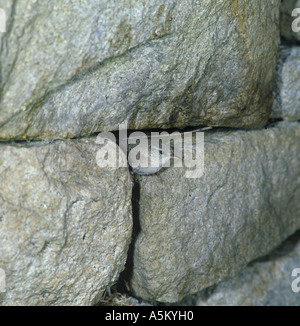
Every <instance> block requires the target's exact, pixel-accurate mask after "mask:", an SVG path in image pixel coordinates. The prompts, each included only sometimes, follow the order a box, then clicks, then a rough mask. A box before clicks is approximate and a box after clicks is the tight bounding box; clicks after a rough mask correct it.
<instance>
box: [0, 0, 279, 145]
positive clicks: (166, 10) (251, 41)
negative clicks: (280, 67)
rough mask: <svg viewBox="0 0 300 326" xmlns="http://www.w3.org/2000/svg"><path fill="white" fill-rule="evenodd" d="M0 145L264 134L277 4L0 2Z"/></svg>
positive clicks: (275, 0)
mask: <svg viewBox="0 0 300 326" xmlns="http://www.w3.org/2000/svg"><path fill="white" fill-rule="evenodd" d="M0 7H2V8H4V9H5V10H6V12H7V18H8V19H7V32H6V33H3V35H2V36H1V50H0V62H1V69H0V140H11V139H53V138H55V139H56V138H72V137H76V136H79V135H81V136H82V135H90V134H92V133H94V132H98V131H104V130H116V129H117V128H118V126H119V125H120V124H121V123H125V122H127V123H128V125H129V128H130V129H151V128H172V127H177V128H184V127H187V126H199V125H213V126H230V127H245V128H250V127H261V126H263V125H265V123H266V122H267V120H268V118H269V115H270V110H271V105H272V90H273V86H274V81H275V66H276V62H277V55H278V53H277V52H278V51H277V50H278V44H279V7H280V1H279V0H269V1H261V0H252V1H248V0H229V1H228V0H221V1H211V0H202V1H199V0H193V1H178V0H164V1H163V0H153V1H151V2H147V3H146V2H143V1H135V0H133V1H129V2H126V4H125V5H124V3H123V2H120V1H111V0H101V1H100V0H88V1H87V0H86V1H80V2H79V3H76V5H75V4H74V2H73V1H71V0H68V1H58V0H56V1H51V2H45V1H38V2H37V1H35V0H19V1H16V0H0Z"/></svg>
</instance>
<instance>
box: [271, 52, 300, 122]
mask: <svg viewBox="0 0 300 326" xmlns="http://www.w3.org/2000/svg"><path fill="white" fill-rule="evenodd" d="M271 116H272V118H282V119H284V120H288V121H298V120H300V46H292V47H286V46H283V47H282V48H281V51H280V58H279V63H278V65H277V86H276V88H275V96H274V103H273V108H272V115H271Z"/></svg>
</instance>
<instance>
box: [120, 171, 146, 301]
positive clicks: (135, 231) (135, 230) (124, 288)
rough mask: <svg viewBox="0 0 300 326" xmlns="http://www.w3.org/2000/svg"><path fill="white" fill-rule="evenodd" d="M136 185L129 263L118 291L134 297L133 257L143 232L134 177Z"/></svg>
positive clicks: (135, 181) (138, 196)
mask: <svg viewBox="0 0 300 326" xmlns="http://www.w3.org/2000/svg"><path fill="white" fill-rule="evenodd" d="M133 178H134V183H133V187H132V198H131V202H132V218H133V227H132V240H131V243H130V245H129V249H128V253H127V261H126V264H125V269H124V271H123V272H122V273H121V274H120V277H119V281H118V283H117V291H118V292H120V293H125V294H129V295H132V293H131V291H130V287H129V283H130V280H131V277H132V273H133V264H134V262H133V257H134V249H135V243H136V240H137V237H138V235H139V233H140V231H141V226H140V220H139V215H140V209H139V201H140V184H139V182H138V180H137V177H136V176H134V177H133Z"/></svg>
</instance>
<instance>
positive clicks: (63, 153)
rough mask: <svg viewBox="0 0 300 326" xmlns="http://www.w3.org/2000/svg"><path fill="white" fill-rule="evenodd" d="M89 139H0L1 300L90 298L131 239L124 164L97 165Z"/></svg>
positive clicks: (114, 273) (115, 270)
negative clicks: (3, 279) (12, 142)
mask: <svg viewBox="0 0 300 326" xmlns="http://www.w3.org/2000/svg"><path fill="white" fill-rule="evenodd" d="M97 148H98V146H96V145H95V142H94V139H89V140H80V141H75V140H74V141H56V142H53V143H44V142H41V143H30V144H22V145H20V144H18V145H16V144H15V145H8V144H1V145H0V176H1V177H0V179H1V182H0V268H2V269H3V270H4V271H5V273H6V293H5V294H3V295H2V299H3V301H2V304H3V305H91V304H94V303H95V302H97V300H98V299H99V298H100V297H101V295H102V294H103V293H104V291H105V290H106V287H107V286H111V285H112V284H113V283H114V282H116V281H117V279H118V276H119V273H120V272H121V271H122V270H123V269H124V266H125V262H126V259H127V250H128V246H129V243H130V241H131V232H132V216H131V214H132V212H131V189H132V181H131V176H130V174H129V171H128V169H125V168H122V169H111V170H110V169H101V168H99V167H98V166H97V164H96V159H95V155H96V150H97Z"/></svg>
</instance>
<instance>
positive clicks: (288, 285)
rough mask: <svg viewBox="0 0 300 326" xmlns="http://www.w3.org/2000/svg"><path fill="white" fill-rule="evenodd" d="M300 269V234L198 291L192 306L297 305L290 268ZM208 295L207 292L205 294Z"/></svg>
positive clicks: (297, 283)
mask: <svg viewBox="0 0 300 326" xmlns="http://www.w3.org/2000/svg"><path fill="white" fill-rule="evenodd" d="M296 268H300V233H299V232H297V234H296V235H295V236H294V237H292V238H291V239H289V240H288V241H287V242H285V243H284V245H282V246H281V247H280V248H278V250H276V252H274V253H273V254H271V255H270V256H268V257H266V258H265V259H264V260H260V261H258V262H255V263H253V264H251V265H250V266H249V267H247V268H246V269H245V270H244V271H243V272H242V273H240V274H239V275H238V276H237V277H235V278H233V279H230V280H228V281H226V282H223V283H221V284H219V285H218V286H217V287H215V288H213V289H211V290H209V291H207V293H206V294H204V293H203V294H201V295H200V296H199V298H198V300H197V302H196V305H199V306H204V305H209V306H216V305H222V306H245V305H246V306H299V305H300V293H299V292H298V293H295V292H294V291H293V290H292V284H293V282H295V286H296V287H297V288H298V287H299V285H300V284H299V282H297V280H296V277H292V271H293V270H294V269H296ZM207 294H208V295H207Z"/></svg>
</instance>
